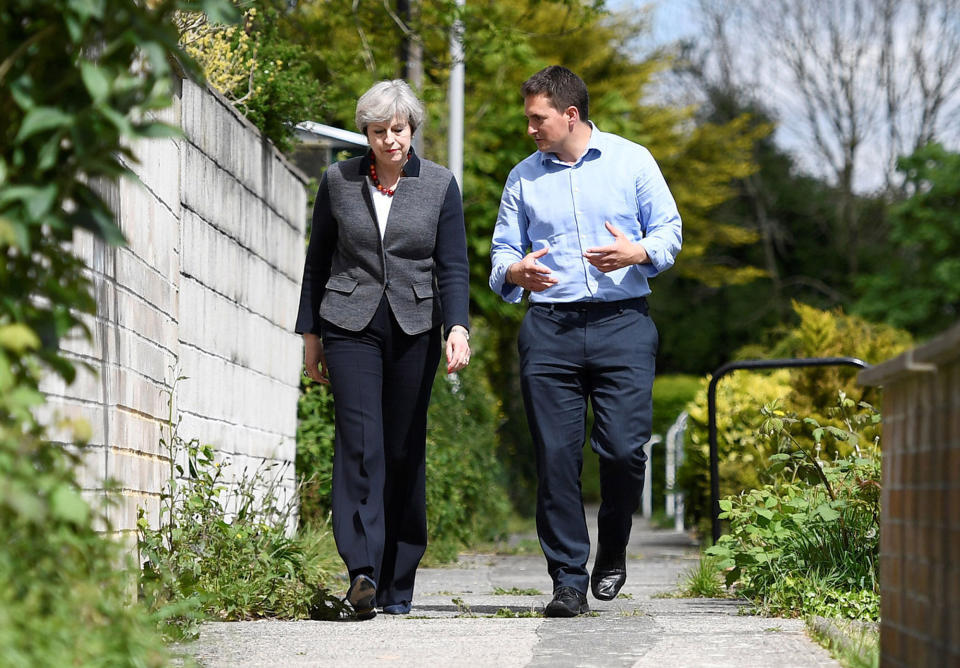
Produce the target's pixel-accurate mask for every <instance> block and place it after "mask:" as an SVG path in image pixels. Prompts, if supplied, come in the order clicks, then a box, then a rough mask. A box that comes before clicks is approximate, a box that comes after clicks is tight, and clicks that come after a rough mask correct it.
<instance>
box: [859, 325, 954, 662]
mask: <svg viewBox="0 0 960 668" xmlns="http://www.w3.org/2000/svg"><path fill="white" fill-rule="evenodd" d="M859 380H860V383H861V384H865V385H882V386H883V388H884V389H883V441H882V443H883V492H882V498H881V521H880V588H881V590H880V596H881V598H880V601H881V610H880V613H881V627H880V653H881V665H882V666H904V667H906V666H957V665H960V324H958V325H957V326H955V327H954V328H953V329H951V330H949V331H947V332H945V333H944V334H942V335H941V336H939V337H937V338H935V339H933V340H932V341H930V342H928V343H927V344H925V345H922V346H920V347H918V348H916V349H914V350H911V351H908V352H907V353H904V354H903V355H901V356H899V357H897V358H894V359H893V360H890V361H888V362H885V363H883V364H880V365H878V366H875V367H873V368H871V369H867V370H865V371H862V372H861V373H860V376H859Z"/></svg>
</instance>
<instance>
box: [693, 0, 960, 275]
mask: <svg viewBox="0 0 960 668" xmlns="http://www.w3.org/2000/svg"><path fill="white" fill-rule="evenodd" d="M699 6H700V10H701V13H702V16H703V18H704V23H705V25H706V26H707V29H706V31H705V33H706V36H707V39H706V44H707V46H706V47H705V48H704V49H703V51H702V52H701V54H700V56H701V58H702V60H703V62H704V64H705V65H706V66H707V67H709V69H710V71H711V72H712V76H713V79H712V80H714V81H719V82H720V83H721V85H722V86H723V87H725V88H736V89H739V90H743V91H751V93H752V95H753V96H754V97H756V98H757V99H762V100H764V101H766V102H767V104H768V106H769V107H770V108H771V110H772V111H773V113H774V115H775V117H776V118H777V120H778V122H779V123H780V130H779V134H780V138H781V139H788V140H789V141H790V144H791V145H793V146H798V145H799V146H801V147H802V149H803V150H802V152H801V153H800V155H801V156H804V157H805V160H806V168H807V170H808V171H811V172H812V173H814V174H815V175H821V176H826V177H827V178H829V179H830V180H831V182H832V185H834V186H835V187H836V188H837V194H838V196H839V197H838V198H837V200H836V208H837V215H836V217H835V219H836V226H835V229H834V230H833V234H832V239H833V244H834V248H835V249H836V250H838V251H840V250H842V251H843V252H844V253H845V258H846V259H845V264H846V270H847V271H848V272H850V273H851V274H854V275H855V274H857V273H858V272H859V270H860V261H861V258H862V250H863V249H864V248H869V247H872V246H874V245H876V244H877V243H879V242H880V240H881V239H882V237H883V234H882V226H878V225H876V224H875V222H876V221H874V220H872V219H871V217H870V216H867V215H865V212H864V211H862V210H861V209H860V207H859V204H858V201H857V197H856V195H855V193H856V192H858V191H859V192H862V191H864V189H869V188H871V187H872V188H876V187H877V186H878V185H880V186H882V187H884V188H885V189H886V191H887V192H888V193H890V194H891V195H894V196H897V195H899V194H900V193H899V190H898V189H899V184H898V182H897V179H896V175H895V172H894V164H895V157H896V156H897V155H901V154H903V153H910V152H912V151H914V150H916V149H917V148H919V147H920V146H923V145H924V144H926V143H927V142H928V141H930V140H931V139H933V138H949V139H953V140H955V139H956V138H957V137H956V132H955V130H953V129H952V128H954V127H955V125H956V114H957V112H958V104H960V95H958V94H957V92H956V91H957V90H958V84H960V22H958V20H957V16H958V15H960V12H958V10H960V2H958V0H879V1H877V0H850V1H848V2H839V3H838V2H831V1H830V0H812V1H811V2H804V3H796V2H791V1H790V0H772V1H770V2H767V1H765V0H748V1H747V2H736V3H735V2H731V1H730V0H701V1H700V4H699ZM745 36H749V37H748V38H745ZM949 133H952V135H951V134H949ZM871 174H874V175H879V176H880V180H879V181H878V180H877V179H876V177H874V178H873V180H871Z"/></svg>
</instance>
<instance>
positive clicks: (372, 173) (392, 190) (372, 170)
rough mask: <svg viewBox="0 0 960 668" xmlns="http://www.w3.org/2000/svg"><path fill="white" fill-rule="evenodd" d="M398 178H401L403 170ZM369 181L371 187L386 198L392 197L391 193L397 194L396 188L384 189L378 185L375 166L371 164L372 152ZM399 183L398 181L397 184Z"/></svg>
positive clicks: (408, 156) (371, 160)
mask: <svg viewBox="0 0 960 668" xmlns="http://www.w3.org/2000/svg"><path fill="white" fill-rule="evenodd" d="M407 158H408V159H409V158H410V153H407ZM400 176H403V170H402V169H401V170H400ZM370 179H371V180H372V181H373V185H374V186H375V187H376V189H377V190H379V191H380V192H382V193H383V194H384V195H386V196H387V197H393V193H395V192H397V189H396V188H385V187H383V186H382V185H380V179H378V178H377V166H376V165H375V164H374V162H373V152H372V151H371V155H370ZM397 183H399V181H398V182H397Z"/></svg>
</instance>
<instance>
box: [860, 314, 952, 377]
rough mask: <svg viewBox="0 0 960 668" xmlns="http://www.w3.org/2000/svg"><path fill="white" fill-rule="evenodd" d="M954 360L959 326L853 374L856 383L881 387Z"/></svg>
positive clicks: (931, 370)
mask: <svg viewBox="0 0 960 668" xmlns="http://www.w3.org/2000/svg"><path fill="white" fill-rule="evenodd" d="M957 359H960V323H957V324H956V325H954V326H953V327H951V328H950V329H948V330H947V331H945V332H943V333H942V334H939V335H938V336H936V337H934V338H933V339H930V340H929V341H928V342H926V343H924V344H923V345H921V346H917V347H916V348H913V349H911V350H908V351H906V352H905V353H902V354H900V355H898V356H897V357H894V358H893V359H890V360H887V361H886V362H883V363H882V364H877V365H876V366H873V367H870V368H869V369H864V370H863V371H861V372H860V373H859V374H858V375H857V382H858V383H860V384H861V385H868V386H873V385H883V384H885V383H887V382H888V381H891V380H894V379H896V378H898V377H900V376H904V375H906V374H909V373H930V372H934V371H936V370H937V367H938V366H939V365H941V364H947V363H950V362H953V361H955V360H957Z"/></svg>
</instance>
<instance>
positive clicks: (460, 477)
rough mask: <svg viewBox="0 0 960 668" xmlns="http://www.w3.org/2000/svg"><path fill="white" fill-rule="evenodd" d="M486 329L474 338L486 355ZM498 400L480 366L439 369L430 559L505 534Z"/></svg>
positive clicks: (431, 441)
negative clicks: (452, 371)
mask: <svg viewBox="0 0 960 668" xmlns="http://www.w3.org/2000/svg"><path fill="white" fill-rule="evenodd" d="M483 344H484V340H483V335H482V333H480V332H478V333H477V334H474V335H473V336H472V338H471V346H472V347H473V349H474V353H473V355H474V358H475V359H476V358H477V357H480V358H481V359H482V358H483V351H482V346H483ZM498 422H499V402H498V401H497V400H496V398H495V397H494V395H493V392H492V390H491V388H490V385H489V381H488V379H487V376H486V375H485V374H484V373H483V369H482V368H481V367H480V366H479V365H471V366H469V367H467V368H466V369H464V370H463V371H461V372H459V373H458V374H457V375H456V376H447V375H446V374H445V372H444V369H442V368H441V370H440V371H439V372H438V373H437V378H436V381H435V382H434V385H433V397H432V400H431V402H430V414H429V431H428V434H427V527H428V529H429V533H430V544H429V545H428V547H427V557H428V558H429V559H435V560H439V561H449V560H452V559H456V556H457V552H458V551H459V549H460V548H462V547H469V546H471V545H475V544H477V543H478V542H484V541H490V540H494V539H497V538H503V537H504V534H505V532H506V528H505V527H506V524H507V518H508V516H509V514H510V510H511V509H510V501H509V495H508V493H507V491H506V489H505V486H504V480H505V473H504V470H503V465H502V464H501V462H500V460H499V459H498V458H497V448H496V430H497V426H498Z"/></svg>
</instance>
